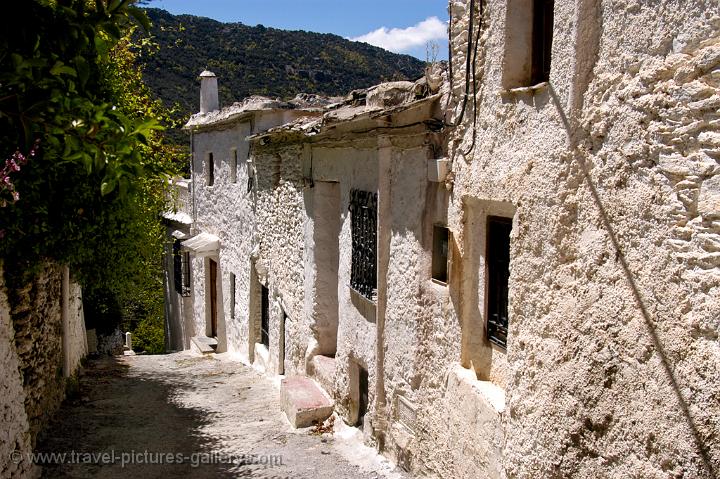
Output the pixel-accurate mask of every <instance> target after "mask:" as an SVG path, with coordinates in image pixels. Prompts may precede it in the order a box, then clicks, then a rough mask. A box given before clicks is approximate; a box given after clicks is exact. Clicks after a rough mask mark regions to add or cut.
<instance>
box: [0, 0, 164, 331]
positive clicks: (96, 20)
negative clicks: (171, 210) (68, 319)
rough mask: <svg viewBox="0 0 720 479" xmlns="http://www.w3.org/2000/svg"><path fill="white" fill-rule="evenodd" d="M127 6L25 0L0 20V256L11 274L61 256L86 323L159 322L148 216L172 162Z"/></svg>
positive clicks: (135, 17)
mask: <svg viewBox="0 0 720 479" xmlns="http://www.w3.org/2000/svg"><path fill="white" fill-rule="evenodd" d="M133 3H134V0H95V1H94V2H88V1H86V0H56V1H51V0H25V1H22V2H15V3H14V4H13V8H9V9H6V10H5V12H4V14H3V16H2V17H0V27H1V28H2V29H3V32H4V34H3V36H2V38H0V155H3V156H2V157H4V158H5V159H6V160H5V161H4V163H5V165H6V166H7V165H8V164H10V168H9V169H8V168H6V169H4V170H3V171H4V172H5V173H4V178H0V181H2V183H3V184H4V185H5V188H4V189H0V194H2V195H4V196H0V198H2V199H3V200H4V202H3V203H0V236H1V237H2V240H1V241H0V256H1V257H3V258H4V259H5V265H6V267H7V269H8V274H10V275H11V276H12V275H15V274H31V273H32V272H33V271H34V269H35V267H36V266H37V265H39V264H40V263H41V262H43V261H47V260H52V261H57V262H59V263H63V264H68V265H69V266H70V267H71V270H72V271H73V273H74V274H76V277H77V278H78V279H79V280H80V281H81V283H82V284H83V286H84V288H85V292H86V308H87V310H88V311H89V312H90V316H91V318H89V319H90V321H91V322H92V318H93V317H95V318H96V319H98V318H101V319H105V320H107V319H108V318H112V319H114V320H115V321H117V320H119V319H120V317H122V318H125V319H127V312H128V311H134V312H135V314H136V315H137V316H136V317H135V318H134V319H138V320H141V319H145V318H147V317H153V318H155V320H156V321H157V318H158V317H159V318H162V274H161V272H162V269H161V267H162V264H161V258H162V246H163V243H162V241H163V240H162V238H163V234H162V233H163V231H162V225H161V224H160V220H159V213H160V212H161V211H162V210H163V208H164V206H165V203H164V201H165V200H164V198H165V195H164V191H163V188H164V185H165V184H167V182H166V178H167V175H168V174H172V173H173V172H174V171H176V169H177V168H176V167H175V161H174V152H173V151H172V150H171V149H170V148H169V147H167V146H166V145H165V143H164V141H163V137H162V134H161V133H160V130H161V129H162V126H161V122H162V121H164V120H167V117H166V115H164V114H163V112H162V109H161V106H160V105H159V104H158V103H157V102H153V101H152V100H151V99H150V96H149V94H148V91H147V89H146V88H145V86H144V84H143V82H142V78H141V74H140V72H139V71H138V69H137V68H136V67H135V65H134V54H133V52H132V48H131V45H130V40H129V38H130V35H131V33H132V31H133V29H134V28H136V26H137V25H143V26H144V27H146V28H147V27H148V26H149V24H148V21H147V18H146V17H145V15H144V13H143V12H142V10H140V9H138V8H136V7H135V6H133ZM29 152H32V155H30V153H29ZM18 155H20V156H22V157H23V158H25V159H26V160H25V161H24V163H23V164H22V165H20V164H19V163H18V162H17V161H15V164H17V166H18V167H17V168H16V167H13V166H12V165H13V163H12V161H13V158H19V156H18ZM2 157H0V158H2ZM0 164H1V163H0ZM6 170H7V171H6ZM9 170H12V171H9ZM5 178H7V180H5ZM8 185H9V186H8ZM12 281H13V279H12V277H11V278H9V284H12ZM158 300H159V301H158ZM113 311H115V312H120V315H119V316H120V317H117V316H118V315H113V314H112V312H113ZM93 313H96V314H94V315H93Z"/></svg>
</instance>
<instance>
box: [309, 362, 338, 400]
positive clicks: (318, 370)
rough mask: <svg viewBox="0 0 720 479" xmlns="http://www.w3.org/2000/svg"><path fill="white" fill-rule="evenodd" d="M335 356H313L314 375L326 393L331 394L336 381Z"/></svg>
mask: <svg viewBox="0 0 720 479" xmlns="http://www.w3.org/2000/svg"><path fill="white" fill-rule="evenodd" d="M335 364H336V363H335V358H333V357H330V356H320V355H318V356H315V357H313V358H312V366H313V367H312V370H313V374H312V377H313V379H315V381H317V383H318V384H319V385H320V387H321V388H323V389H324V390H325V392H326V393H328V394H330V393H331V391H332V390H333V383H334V382H335Z"/></svg>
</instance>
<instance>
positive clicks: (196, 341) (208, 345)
mask: <svg viewBox="0 0 720 479" xmlns="http://www.w3.org/2000/svg"><path fill="white" fill-rule="evenodd" d="M190 343H191V345H192V349H193V350H194V351H195V352H198V353H201V354H211V353H214V352H215V350H216V349H217V339H215V338H209V337H207V336H194V337H192V338H190Z"/></svg>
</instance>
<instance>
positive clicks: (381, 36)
mask: <svg viewBox="0 0 720 479" xmlns="http://www.w3.org/2000/svg"><path fill="white" fill-rule="evenodd" d="M446 36H447V23H446V22H443V21H441V20H440V19H439V18H438V17H430V18H427V19H425V20H423V21H422V22H420V23H418V24H417V25H413V26H412V27H407V28H390V29H388V28H387V27H381V28H378V29H377V30H373V31H372V32H370V33H366V34H365V35H361V36H359V37H355V38H351V39H350V40H353V41H356V42H365V43H369V44H370V45H375V46H377V47H380V48H384V49H386V50H390V51H391V52H395V53H401V52H406V51H408V50H410V49H411V48H415V47H419V46H424V45H425V44H426V43H427V42H429V41H433V40H441V39H444V38H445V37H446Z"/></svg>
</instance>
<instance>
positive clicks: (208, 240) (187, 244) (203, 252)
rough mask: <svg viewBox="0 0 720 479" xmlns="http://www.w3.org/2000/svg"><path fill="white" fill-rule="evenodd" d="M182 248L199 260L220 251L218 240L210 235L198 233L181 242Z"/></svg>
mask: <svg viewBox="0 0 720 479" xmlns="http://www.w3.org/2000/svg"><path fill="white" fill-rule="evenodd" d="M182 247H183V248H184V249H186V250H188V251H190V252H191V253H194V254H195V255H196V256H198V257H200V258H204V257H206V256H212V255H214V254H217V253H218V252H219V251H220V238H218V237H217V236H215V235H212V234H210V233H200V234H199V235H197V236H193V237H192V238H190V239H189V240H185V241H183V242H182Z"/></svg>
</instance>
